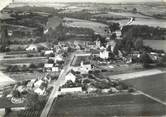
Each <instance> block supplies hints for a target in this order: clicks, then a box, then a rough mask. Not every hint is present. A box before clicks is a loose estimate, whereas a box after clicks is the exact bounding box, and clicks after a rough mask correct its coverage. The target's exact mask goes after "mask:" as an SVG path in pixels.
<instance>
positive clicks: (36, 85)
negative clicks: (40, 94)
mask: <svg viewBox="0 0 166 117" xmlns="http://www.w3.org/2000/svg"><path fill="white" fill-rule="evenodd" d="M42 83H44V81H43V80H41V79H40V80H38V81H36V82H35V83H34V87H35V88H39V87H40V86H41V85H42Z"/></svg>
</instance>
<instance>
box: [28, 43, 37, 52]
mask: <svg viewBox="0 0 166 117" xmlns="http://www.w3.org/2000/svg"><path fill="white" fill-rule="evenodd" d="M25 50H26V51H38V47H37V45H35V44H31V45H29V46H28V47H27V48H26V49H25Z"/></svg>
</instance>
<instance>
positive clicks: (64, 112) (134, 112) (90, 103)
mask: <svg viewBox="0 0 166 117" xmlns="http://www.w3.org/2000/svg"><path fill="white" fill-rule="evenodd" d="M165 110H166V107H164V106H163V105H161V104H159V103H157V102H155V101H153V100H151V99H149V98H147V97H145V96H143V95H131V94H121V95H114V96H100V97H88V98H81V97H80V98H73V97H71V98H69V97H67V98H64V97H62V98H60V99H58V100H57V101H56V102H54V104H53V106H52V108H51V111H50V113H49V117H110V116H152V115H153V116H154V115H163V114H165V113H166V111H165Z"/></svg>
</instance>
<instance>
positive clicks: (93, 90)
mask: <svg viewBox="0 0 166 117" xmlns="http://www.w3.org/2000/svg"><path fill="white" fill-rule="evenodd" d="M96 91H97V88H95V87H94V86H92V85H90V86H88V88H87V92H88V93H94V92H96Z"/></svg>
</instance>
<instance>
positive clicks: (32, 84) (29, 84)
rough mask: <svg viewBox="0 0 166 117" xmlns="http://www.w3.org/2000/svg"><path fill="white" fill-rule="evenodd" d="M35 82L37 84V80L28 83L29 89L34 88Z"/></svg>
mask: <svg viewBox="0 0 166 117" xmlns="http://www.w3.org/2000/svg"><path fill="white" fill-rule="evenodd" d="M35 82H36V79H32V80H31V81H29V82H28V84H27V87H28V88H32V87H33V86H34V83H35Z"/></svg>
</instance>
